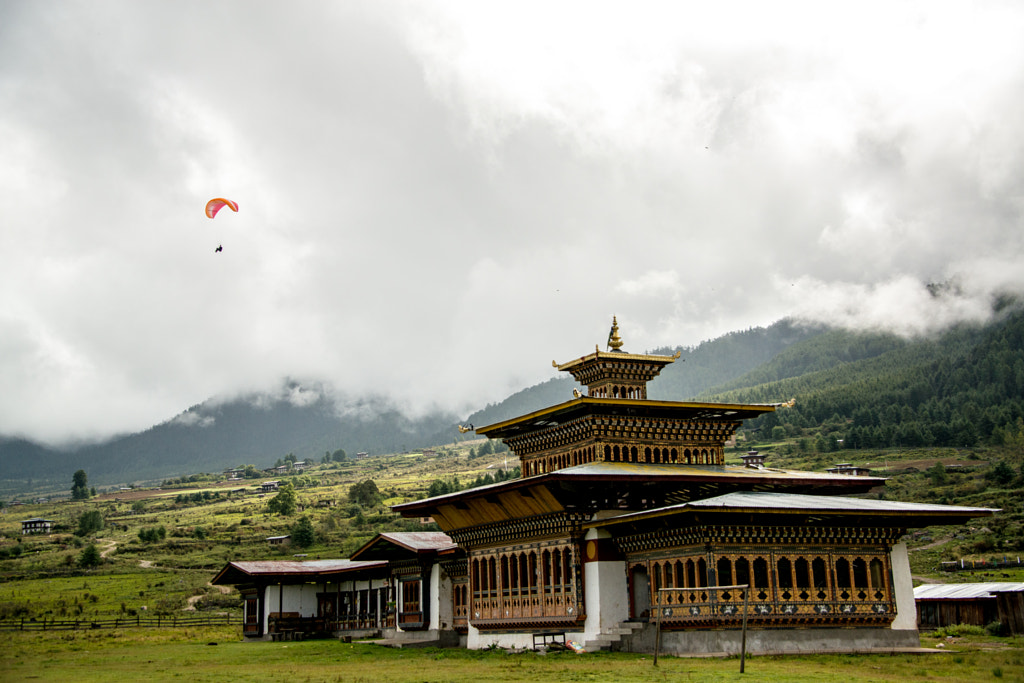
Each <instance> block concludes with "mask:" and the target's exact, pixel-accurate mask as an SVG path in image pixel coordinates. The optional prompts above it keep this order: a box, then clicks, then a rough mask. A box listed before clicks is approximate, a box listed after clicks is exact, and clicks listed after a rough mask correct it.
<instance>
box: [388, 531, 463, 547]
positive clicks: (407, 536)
mask: <svg viewBox="0 0 1024 683" xmlns="http://www.w3.org/2000/svg"><path fill="white" fill-rule="evenodd" d="M380 537H381V538H384V539H387V540H389V541H391V542H392V543H397V544H398V545H400V546H402V547H403V548H408V549H409V550H447V549H448V548H454V547H456V545H455V541H453V540H452V539H451V537H450V536H448V534H446V533H444V532H441V531H390V532H383V533H381V534H380Z"/></svg>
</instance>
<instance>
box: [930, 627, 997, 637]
mask: <svg viewBox="0 0 1024 683" xmlns="http://www.w3.org/2000/svg"><path fill="white" fill-rule="evenodd" d="M932 635H934V636H935V637H937V638H945V637H946V636H952V637H954V638H959V637H961V636H984V635H988V631H986V630H985V629H984V628H982V627H981V626H975V625H974V624H950V625H949V626H943V627H942V628H937V629H935V630H934V631H932Z"/></svg>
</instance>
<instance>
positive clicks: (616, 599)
mask: <svg viewBox="0 0 1024 683" xmlns="http://www.w3.org/2000/svg"><path fill="white" fill-rule="evenodd" d="M603 538H611V534H609V533H608V532H607V531H605V530H604V529H590V530H589V531H587V535H586V536H585V537H584V549H585V548H586V543H587V542H588V541H596V540H598V539H603ZM584 552H585V550H584ZM583 595H584V600H585V605H586V610H587V621H586V626H585V631H584V634H585V637H586V638H593V637H595V636H596V635H597V634H598V633H600V632H601V631H602V629H607V628H613V627H615V626H617V625H618V624H619V623H620V622H623V621H625V620H626V619H628V618H629V584H628V582H627V580H626V563H625V561H624V560H614V561H603V562H587V563H585V564H584V565H583Z"/></svg>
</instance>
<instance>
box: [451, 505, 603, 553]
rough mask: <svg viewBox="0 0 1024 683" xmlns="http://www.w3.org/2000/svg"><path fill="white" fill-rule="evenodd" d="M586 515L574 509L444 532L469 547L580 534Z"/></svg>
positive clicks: (461, 544) (460, 544) (463, 545)
mask: <svg viewBox="0 0 1024 683" xmlns="http://www.w3.org/2000/svg"><path fill="white" fill-rule="evenodd" d="M587 519H588V517H587V515H585V514H583V513H575V512H555V513H551V514H548V515H539V516H537V517H529V518H524V519H517V520H511V521H505V522H500V523H497V524H484V525H481V526H475V527H470V528H467V529H454V530H452V531H449V532H448V535H449V536H451V539H452V540H453V541H455V542H456V543H457V544H458V545H459V546H461V547H463V548H466V549H472V548H480V547H487V546H495V545H507V544H509V543H514V542H515V541H517V540H523V539H531V538H544V537H554V536H560V537H562V538H574V537H577V536H579V535H580V533H581V529H582V524H583V522H585V521H587Z"/></svg>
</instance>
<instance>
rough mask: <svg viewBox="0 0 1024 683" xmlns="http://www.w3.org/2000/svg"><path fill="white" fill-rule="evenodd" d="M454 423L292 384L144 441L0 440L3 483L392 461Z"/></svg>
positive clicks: (202, 411)
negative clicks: (336, 454)
mask: <svg viewBox="0 0 1024 683" xmlns="http://www.w3.org/2000/svg"><path fill="white" fill-rule="evenodd" d="M456 422H457V416H455V415H453V414H444V413H432V414H427V415H424V416H422V417H418V418H410V417H408V416H406V415H404V414H403V413H402V412H401V411H400V410H399V409H398V408H396V407H395V406H394V405H393V404H392V403H390V402H389V401H387V400H386V399H383V398H379V397H367V398H360V399H351V398H347V397H343V396H338V395H336V394H335V393H334V392H331V391H329V390H327V389H325V388H324V387H322V386H319V385H316V384H315V383H313V384H307V385H303V384H299V383H297V382H289V383H286V384H285V386H283V387H282V389H281V391H280V392H279V393H277V394H274V395H268V394H249V395H246V396H241V397H236V398H232V399H230V400H225V399H212V400H209V401H206V402H204V403H202V404H199V405H196V406H192V407H191V408H189V409H188V410H186V411H184V412H182V413H181V414H179V415H177V416H176V417H174V418H173V419H171V420H168V421H167V422H165V423H162V424H159V425H156V426H154V427H151V428H150V429H147V430H146V431H144V432H140V433H138V434H131V435H126V436H122V437H119V438H116V439H113V440H110V441H107V442H104V443H99V444H90V445H85V446H81V447H78V448H72V449H67V450H57V449H51V448H46V447H43V446H40V445H38V444H33V443H32V442H30V441H26V440H24V439H5V440H2V441H0V482H5V485H4V486H3V488H4V489H5V490H10V489H11V488H12V486H11V483H12V480H14V481H20V482H21V484H22V485H28V482H30V481H31V482H32V485H33V486H36V487H38V486H39V485H43V484H45V483H47V482H57V483H63V482H64V480H67V481H70V476H71V473H73V472H74V471H75V470H77V469H85V470H86V471H87V472H88V474H89V481H90V483H91V484H93V485H100V486H102V485H111V484H118V483H122V484H123V483H130V482H135V481H140V480H147V479H162V478H165V477H172V476H181V475H183V474H191V473H196V472H217V471H220V470H223V469H225V468H229V467H233V466H237V465H242V464H253V465H255V466H256V467H258V468H266V467H269V466H270V465H272V464H273V463H274V462H275V461H276V460H277V459H278V458H281V457H283V456H284V455H287V454H288V453H293V454H295V456H296V457H298V458H299V459H306V458H316V459H318V460H319V459H321V458H322V457H323V456H324V454H325V453H326V452H333V451H335V450H337V449H339V448H342V449H344V450H345V451H346V452H347V453H351V454H355V453H356V452H359V451H366V452H369V453H374V454H380V453H393V452H400V451H403V450H406V449H408V448H414V447H422V446H426V445H433V444H439V443H447V442H450V441H451V440H452V436H453V434H455V433H456V430H455V427H454V425H455V424H456Z"/></svg>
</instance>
